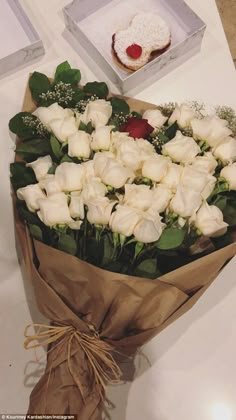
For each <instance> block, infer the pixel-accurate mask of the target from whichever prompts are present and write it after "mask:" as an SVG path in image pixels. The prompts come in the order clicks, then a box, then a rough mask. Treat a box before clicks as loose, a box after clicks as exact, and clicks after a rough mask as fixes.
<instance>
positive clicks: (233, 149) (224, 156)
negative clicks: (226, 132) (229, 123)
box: [213, 137, 236, 163]
mask: <svg viewBox="0 0 236 420" xmlns="http://www.w3.org/2000/svg"><path fill="white" fill-rule="evenodd" d="M213 155H214V156H215V157H216V158H217V159H220V160H221V162H223V163H232V162H233V161H234V160H236V140H235V139H234V138H233V137H227V138H226V139H225V140H223V141H222V142H221V143H219V144H218V145H217V146H216V147H215V148H214V149H213Z"/></svg>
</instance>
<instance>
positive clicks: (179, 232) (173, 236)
mask: <svg viewBox="0 0 236 420" xmlns="http://www.w3.org/2000/svg"><path fill="white" fill-rule="evenodd" d="M185 234H186V229H179V228H175V227H170V228H166V229H165V230H164V231H163V233H162V235H161V237H160V239H159V240H158V241H157V243H156V247H157V248H159V249H173V248H177V247H179V246H180V245H181V244H182V243H183V241H184V238H185Z"/></svg>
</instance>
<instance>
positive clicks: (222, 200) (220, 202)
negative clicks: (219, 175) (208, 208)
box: [212, 195, 228, 211]
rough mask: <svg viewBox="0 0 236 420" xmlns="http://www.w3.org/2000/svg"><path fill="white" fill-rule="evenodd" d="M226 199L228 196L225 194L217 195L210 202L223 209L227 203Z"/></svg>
mask: <svg viewBox="0 0 236 420" xmlns="http://www.w3.org/2000/svg"><path fill="white" fill-rule="evenodd" d="M227 200H228V198H227V197H226V196H224V195H218V196H217V197H216V198H215V200H214V202H213V203H212V204H214V206H217V207H218V208H219V209H220V210H221V211H223V210H224V209H225V207H226V205H227Z"/></svg>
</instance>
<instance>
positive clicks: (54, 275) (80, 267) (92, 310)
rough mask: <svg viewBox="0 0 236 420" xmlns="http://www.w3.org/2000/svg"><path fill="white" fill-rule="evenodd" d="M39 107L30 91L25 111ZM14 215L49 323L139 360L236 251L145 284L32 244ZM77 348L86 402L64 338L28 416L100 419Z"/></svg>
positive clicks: (95, 390)
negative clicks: (92, 335) (150, 342)
mask: <svg viewBox="0 0 236 420" xmlns="http://www.w3.org/2000/svg"><path fill="white" fill-rule="evenodd" d="M128 102H129V104H130V106H131V109H132V110H135V111H138V112H143V111H144V110H145V109H148V108H153V107H154V106H153V105H151V104H148V103H145V102H141V101H137V100H134V99H129V100H128ZM34 108H35V105H34V104H33V102H32V99H31V95H30V92H29V89H27V91H26V96H25V100H24V105H23V110H24V111H33V110H34ZM13 201H14V200H13ZM14 214H15V227H16V236H17V241H18V242H19V245H20V250H21V254H22V263H23V266H24V270H25V271H26V274H27V277H28V278H29V279H30V281H32V284H33V287H34V291H35V297H36V301H37V304H38V307H39V310H40V312H41V313H42V314H43V315H44V316H45V317H46V318H48V319H49V321H50V322H51V323H53V324H60V325H61V324H63V325H66V326H73V327H74V329H75V330H77V331H79V332H80V333H85V334H89V333H90V329H89V326H91V325H92V326H93V328H94V330H95V331H97V332H99V337H100V339H101V340H104V341H106V342H108V343H110V344H111V345H112V346H113V347H114V348H115V350H117V351H119V352H120V353H121V354H127V355H129V354H133V353H134V352H135V351H136V350H137V348H138V347H140V346H142V345H143V344H145V343H146V342H147V341H148V340H150V339H151V338H152V337H153V336H155V335H156V334H157V333H158V332H160V331H161V330H162V329H163V328H165V327H166V326H167V325H169V324H170V323H171V322H173V321H174V320H176V319H177V318H178V317H179V316H181V315H182V314H183V313H185V312H186V311H187V310H188V309H190V308H191V307H192V306H193V305H194V303H195V302H196V301H197V299H198V298H199V297H200V296H201V294H202V293H203V292H204V291H205V290H206V288H207V287H208V286H209V285H210V284H211V282H212V281H213V280H214V279H215V277H216V276H217V274H218V273H219V271H220V270H221V268H222V267H223V266H224V265H225V264H226V263H227V262H228V261H229V260H230V259H231V258H232V257H233V256H234V255H235V253H236V243H234V244H231V245H229V246H227V247H225V248H223V249H221V250H219V251H216V252H214V253H212V254H209V255H207V256H205V257H203V258H201V259H199V260H197V261H195V262H192V263H190V264H187V265H185V266H183V267H181V268H179V269H177V270H174V271H172V272H170V273H168V274H166V275H164V276H162V277H160V278H158V279H155V280H149V279H143V278H138V277H133V276H127V275H124V274H118V273H112V272H108V271H105V270H102V269H100V268H97V267H95V266H92V265H90V264H88V263H86V262H84V261H81V260H79V259H78V258H76V257H74V256H71V255H68V254H66V253H64V252H62V251H59V250H56V249H54V248H51V247H49V246H47V245H45V244H43V243H41V242H38V241H35V240H34V241H33V242H32V241H31V238H30V237H29V233H28V229H27V227H26V225H25V224H23V223H22V222H21V221H20V220H19V218H18V215H17V213H16V209H15V206H14ZM35 256H36V259H37V260H38V265H37V267H38V268H36V266H35V265H34V261H35ZM71 343H72V346H71V358H70V363H71V365H72V366H73V372H76V376H77V377H78V378H79V381H80V383H81V385H82V391H83V395H84V399H85V401H84V400H83V398H82V395H81V391H80V389H79V387H78V385H77V383H76V382H75V380H74V377H73V376H72V374H71V371H70V369H69V366H68V342H67V341H66V340H65V341H64V342H63V343H62V344H61V345H60V347H58V348H57V346H56V345H55V348H50V351H49V352H48V357H47V367H46V370H45V373H44V375H43V376H42V378H41V379H40V381H39V382H38V383H37V385H36V386H35V388H34V389H33V391H32V393H31V396H30V405H29V409H28V412H29V413H30V414H77V415H78V419H79V420H101V419H102V407H103V401H102V397H101V392H99V391H101V389H99V387H98V385H97V386H96V385H94V386H93V387H92V389H91V376H92V372H91V366H90V365H89V361H88V358H87V357H86V354H85V353H84V351H83V350H82V347H81V346H80V345H79V344H78V342H76V340H73V341H72V342H71ZM58 350H59V351H58Z"/></svg>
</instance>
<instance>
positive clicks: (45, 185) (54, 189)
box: [39, 174, 61, 195]
mask: <svg viewBox="0 0 236 420" xmlns="http://www.w3.org/2000/svg"><path fill="white" fill-rule="evenodd" d="M39 185H40V188H42V189H43V190H45V191H46V194H47V195H52V194H55V193H58V192H61V187H60V185H59V184H58V182H57V181H56V179H55V175H53V174H48V175H46V176H45V177H44V178H43V179H40V181H39Z"/></svg>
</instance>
